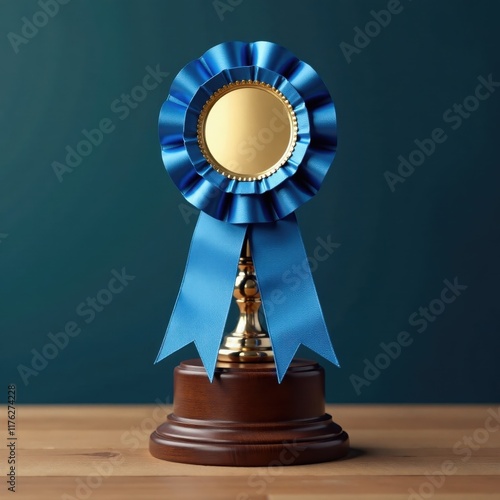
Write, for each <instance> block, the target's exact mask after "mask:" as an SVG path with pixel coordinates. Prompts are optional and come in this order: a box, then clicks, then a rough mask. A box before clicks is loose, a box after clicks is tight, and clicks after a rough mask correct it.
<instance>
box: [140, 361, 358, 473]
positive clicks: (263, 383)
mask: <svg viewBox="0 0 500 500" xmlns="http://www.w3.org/2000/svg"><path fill="white" fill-rule="evenodd" d="M149 450H150V452H151V454H152V455H153V456H154V457H156V458H160V459H162V460H169V461H171V462H182V463H189V464H201V465H229V466H269V465H270V466H272V465H299V464H310V463H316V462H326V461H329V460H334V459H337V458H340V457H343V456H345V455H346V454H347V452H348V451H349V437H348V435H347V433H346V432H344V431H343V430H342V428H341V427H340V426H339V425H337V424H336V423H335V422H333V421H332V417H331V416H330V415H328V414H327V413H325V404H324V371H323V368H321V366H320V365H319V364H318V363H316V362H314V361H309V360H305V359H295V360H294V361H292V363H291V365H290V367H289V369H288V371H287V373H286V375H285V377H284V378H283V380H282V382H281V384H278V380H277V378H276V369H275V365H274V363H245V364H243V363H241V364H240V363H223V362H218V363H217V368H216V371H215V375H214V379H213V382H212V383H211V382H210V381H209V379H208V377H207V374H206V371H205V369H204V367H203V365H202V363H201V360H199V359H191V360H188V361H183V362H182V363H181V364H180V365H179V366H178V367H177V368H176V369H175V371H174V412H173V413H171V414H170V415H168V416H167V421H166V422H164V423H163V424H161V425H160V426H159V427H158V428H157V429H156V431H155V432H153V433H152V434H151V438H150V442H149Z"/></svg>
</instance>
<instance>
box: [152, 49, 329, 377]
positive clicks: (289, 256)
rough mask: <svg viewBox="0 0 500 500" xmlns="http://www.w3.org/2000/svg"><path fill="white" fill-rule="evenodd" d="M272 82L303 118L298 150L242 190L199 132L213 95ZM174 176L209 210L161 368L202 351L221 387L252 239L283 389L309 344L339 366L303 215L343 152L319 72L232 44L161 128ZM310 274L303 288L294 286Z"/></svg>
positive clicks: (179, 87) (200, 62)
mask: <svg viewBox="0 0 500 500" xmlns="http://www.w3.org/2000/svg"><path fill="white" fill-rule="evenodd" d="M241 80H247V81H248V80H251V81H259V82H263V83H267V84H269V85H271V86H272V87H274V88H275V89H277V90H279V91H280V92H281V93H282V94H283V95H284V96H285V97H286V99H287V100H288V101H289V103H290V105H291V106H292V108H293V111H294V113H295V116H296V118H297V127H298V136H297V142H296V145H295V148H294V150H293V152H292V154H291V156H290V158H289V159H288V160H287V162H286V163H285V164H284V165H282V166H281V167H280V168H279V169H278V170H277V171H276V172H275V173H273V174H272V175H270V176H269V177H265V178H263V179H257V180H252V181H248V180H245V181H238V180H236V179H230V178H228V177H226V176H225V175H223V174H221V173H219V172H218V171H217V170H215V169H214V168H213V166H212V165H210V164H209V163H208V162H207V160H206V159H205V158H204V156H203V154H202V153H201V151H200V149H199V145H198V140H197V123H198V117H199V115H200V112H201V109H202V107H203V105H204V104H205V103H206V102H207V100H208V99H209V98H210V96H211V95H212V94H214V93H215V92H216V91H217V90H219V89H220V88H222V87H223V86H224V85H227V84H229V83H232V82H237V81H241ZM159 132H160V143H161V146H162V156H163V161H164V163H165V167H166V169H167V171H168V172H169V174H170V176H171V178H172V180H173V181H174V183H175V184H176V186H177V187H178V188H179V190H180V191H181V192H182V194H183V195H184V197H185V198H186V199H187V200H188V201H189V202H191V203H192V204H193V205H194V206H196V207H197V208H199V209H200V210H202V212H201V214H200V217H199V219H198V223H197V225H196V229H195V231H194V234H193V240H192V243H191V248H190V251H189V257H188V261H187V265H186V270H185V273H184V277H183V281H182V284H181V288H180V291H179V295H178V298H177V302H176V304H175V306H174V310H173V313H172V317H171V319H170V323H169V325H168V328H167V332H166V334H165V338H164V340H163V343H162V346H161V349H160V352H159V354H158V357H157V359H156V362H158V361H160V360H162V359H163V358H165V357H166V356H168V355H170V354H172V353H173V352H175V351H177V350H178V349H180V348H182V347H184V346H185V345H187V344H189V343H190V342H194V343H195V345H196V348H197V349H198V352H199V354H200V357H201V359H202V361H203V364H204V366H205V368H206V371H207V374H208V376H209V378H210V380H212V378H213V374H214V371H215V365H216V361H217V353H218V350H219V346H220V342H221V339H222V335H223V331H224V326H225V323H226V320H227V315H228V311H229V307H230V304H231V299H232V292H233V287H234V279H235V274H236V269H237V264H238V260H239V256H240V252H241V248H242V245H243V241H244V239H245V236H246V235H247V233H248V236H249V240H250V245H251V251H252V256H253V260H254V264H255V269H256V273H257V279H258V281H259V288H260V292H261V297H262V302H263V308H264V313H265V316H266V320H267V326H268V330H269V336H270V337H271V342H272V346H273V351H274V357H275V363H276V371H277V375H278V380H279V381H281V380H282V378H283V377H284V375H285V373H286V371H287V369H288V366H289V364H290V362H291V360H292V358H293V356H294V354H295V352H296V351H297V349H298V347H299V346H300V345H301V344H303V345H305V346H307V347H309V348H310V349H312V350H313V351H315V352H317V353H318V354H320V355H321V356H323V357H324V358H326V359H328V360H329V361H331V362H332V363H334V364H336V365H338V361H337V357H336V355H335V352H334V350H333V347H332V344H331V341H330V337H329V335H328V330H327V327H326V324H325V321H324V318H323V314H322V311H321V306H320V303H319V300H318V296H317V293H316V288H315V286H314V281H313V278H312V275H311V271H310V269H309V265H308V262H307V255H306V252H305V249H304V245H303V243H302V238H301V235H300V230H299V227H298V225H297V220H296V218H295V214H294V211H295V210H296V209H297V208H298V207H299V206H300V205H302V204H303V203H305V202H306V201H307V200H309V199H310V198H312V197H313V196H314V195H315V194H316V192H317V191H318V189H319V187H320V185H321V182H322V181H323V179H324V176H325V175H326V172H327V171H328V168H329V166H330V164H331V162H332V160H333V157H334V155H335V150H336V117H335V108H334V106H333V102H332V100H331V97H330V95H329V93H328V90H327V89H326V87H325V85H324V84H323V82H322V81H321V79H320V78H319V76H318V75H317V73H316V72H315V71H314V70H313V69H312V68H311V67H310V66H309V65H307V64H306V63H304V62H302V61H300V60H299V59H297V58H296V57H295V56H294V55H293V54H291V53H290V52H289V51H288V50H286V49H284V48H283V47H280V46H279V45H276V44H273V43H270V42H255V43H244V42H227V43H223V44H220V45H217V46H215V47H213V48H212V49H210V50H209V51H207V52H206V53H205V54H204V55H203V56H202V57H201V58H199V59H196V60H194V61H192V62H191V63H189V64H188V65H187V66H186V67H185V68H184V69H182V70H181V71H180V72H179V74H178V75H177V77H176V78H175V79H174V81H173V83H172V87H171V89H170V95H169V96H168V98H167V100H166V101H165V103H164V104H163V106H162V109H161V111H160V119H159ZM297 265H298V266H301V268H302V269H303V271H304V272H303V273H301V279H300V283H297V281H296V280H289V279H287V278H286V277H287V276H288V275H289V274H290V273H291V270H292V269H294V266H297Z"/></svg>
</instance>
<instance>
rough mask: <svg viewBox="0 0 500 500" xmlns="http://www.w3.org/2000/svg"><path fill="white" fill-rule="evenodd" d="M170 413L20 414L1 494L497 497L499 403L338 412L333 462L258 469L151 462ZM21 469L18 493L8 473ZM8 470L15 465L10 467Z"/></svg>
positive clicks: (126, 409) (136, 409) (99, 409)
mask: <svg viewBox="0 0 500 500" xmlns="http://www.w3.org/2000/svg"><path fill="white" fill-rule="evenodd" d="M170 410H171V408H170V407H168V406H166V405H162V404H161V403H159V404H158V405H156V406H155V405H151V406H18V407H17V408H16V428H15V437H16V438H17V439H16V441H15V442H16V444H15V447H14V455H12V454H10V455H9V453H11V452H10V450H9V447H8V445H9V441H8V439H9V436H8V425H7V415H6V413H7V412H2V413H3V414H2V416H1V428H2V431H3V433H4V435H5V436H6V437H7V448H5V446H2V448H3V450H2V454H4V453H5V450H6V449H7V453H8V455H6V456H5V457H2V461H1V463H2V467H1V470H2V476H3V477H4V479H3V480H2V486H1V488H2V491H1V495H0V497H1V498H13V499H17V500H20V499H36V500H58V499H61V500H74V499H78V500H82V499H91V500H99V499H103V500H108V499H109V500H111V499H114V500H123V499H134V500H135V499H137V500H149V499H160V498H161V499H175V500H180V499H190V498H193V499H198V498H199V499H202V500H211V499H214V500H226V499H227V500H245V499H260V500H263V499H267V500H309V499H311V500H326V499H331V498H336V499H350V500H354V499H364V498H366V499H372V500H374V499H380V500H385V499H389V500H391V499H399V498H402V499H403V498H404V499H410V500H417V499H419V500H420V499H428V498H442V499H471V500H481V499H500V407H499V406H498V405H490V406H487V405H475V406H421V405H418V406H410V405H406V406H401V405H377V406H370V405H359V406H356V405H335V406H329V407H328V411H329V413H331V414H332V415H333V416H334V419H335V421H337V422H338V423H339V424H340V425H341V426H342V427H343V428H344V429H345V430H346V431H347V432H348V433H349V435H350V439H351V447H352V450H351V453H350V454H349V456H348V457H347V458H345V459H342V460H338V461H335V462H329V463H323V464H315V465H302V466H283V467H281V466H274V467H256V468H249V467H244V468H233V467H211V466H197V465H185V464H179V463H170V462H165V461H162V460H157V459H155V458H153V457H152V456H151V455H150V454H149V451H148V440H149V434H150V432H151V431H152V430H153V429H154V428H156V426H157V425H158V424H159V423H161V422H162V421H163V420H164V418H165V415H166V413H167V412H169V411H170ZM9 456H11V457H12V456H14V457H15V460H16V463H15V466H16V478H15V485H16V486H15V489H16V492H15V494H11V493H10V492H9V491H8V490H7V488H8V486H9V483H8V480H9V477H8V475H7V482H6V481H5V477H6V472H5V471H6V466H7V467H8V465H7V461H8V458H9ZM7 474H8V469H7Z"/></svg>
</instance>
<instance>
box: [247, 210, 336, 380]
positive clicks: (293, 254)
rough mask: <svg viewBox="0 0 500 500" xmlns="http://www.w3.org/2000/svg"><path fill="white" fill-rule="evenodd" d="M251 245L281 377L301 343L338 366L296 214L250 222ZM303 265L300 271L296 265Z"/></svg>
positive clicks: (299, 267)
mask: <svg viewBox="0 0 500 500" xmlns="http://www.w3.org/2000/svg"><path fill="white" fill-rule="evenodd" d="M249 228H250V245H251V251H252V256H253V260H254V265H255V271H256V275H257V280H258V282H259V288H260V293H261V297H262V305H263V308H264V314H265V317H266V321H267V328H268V330H269V336H270V337H271V343H272V346H273V351H274V358H275V363H276V371H277V374H278V381H279V382H281V380H282V379H283V377H284V376H285V373H286V371H287V369H288V367H289V365H290V362H291V361H292V359H293V357H294V355H295V353H296V351H297V349H298V348H299V346H300V344H303V345H305V346H306V347H308V348H309V349H311V350H313V351H315V352H317V353H318V354H320V355H321V356H323V357H324V358H325V359H327V360H328V361H331V362H332V363H334V364H335V365H337V366H340V365H339V362H338V360H337V356H336V355H335V352H334V350H333V346H332V343H331V340H330V336H329V335H328V330H327V328H326V324H325V320H324V317H323V312H322V311H321V306H320V303H319V299H318V294H317V292H316V287H315V286H314V281H313V278H312V275H311V269H310V267H309V262H308V260H307V254H306V251H305V249H304V244H303V242H302V237H301V235H300V229H299V226H298V224H297V219H296V217H295V214H293V213H292V214H291V215H289V216H287V217H285V218H284V219H281V220H279V221H276V222H271V223H267V224H251V225H250V226H249ZM297 269H300V272H299V273H296V272H295V271H296V270H297Z"/></svg>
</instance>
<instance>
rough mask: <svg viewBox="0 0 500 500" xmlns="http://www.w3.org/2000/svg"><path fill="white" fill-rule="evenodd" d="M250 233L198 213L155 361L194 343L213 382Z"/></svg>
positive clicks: (237, 226)
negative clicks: (184, 268)
mask: <svg viewBox="0 0 500 500" xmlns="http://www.w3.org/2000/svg"><path fill="white" fill-rule="evenodd" d="M246 231H247V225H246V224H227V223H226V222H222V221H219V220H217V219H214V218H212V217H210V216H209V215H207V214H205V213H204V212H201V213H200V217H199V219H198V223H197V224H196V228H195V230H194V234H193V239H192V241H191V248H190V249H189V256H188V260H187V264H186V270H185V271H184V277H183V279H182V284H181V287H180V290H179V295H178V296H177V301H176V303H175V306H174V310H173V312H172V316H171V318H170V322H169V324H168V327H167V331H166V333H165V337H164V339H163V343H162V345H161V348H160V352H159V353H158V356H157V358H156V361H155V363H158V362H159V361H161V360H162V359H163V358H165V357H166V356H169V355H170V354H172V353H173V352H175V351H177V350H179V349H181V348H182V347H184V346H185V345H187V344H189V343H190V342H193V341H194V343H195V346H196V348H197V349H198V352H199V354H200V357H201V360H202V362H203V365H204V366H205V369H206V371H207V374H208V377H209V379H210V381H212V379H213V376H214V371H215V365H216V363H217V354H218V351H219V347H220V343H221V340H222V335H223V333H224V327H225V325H226V320H227V315H228V312H229V307H230V305H231V300H232V296H233V288H234V280H235V276H236V271H237V268H238V260H239V258H240V253H241V247H242V246H243V240H244V238H245V234H246Z"/></svg>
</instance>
